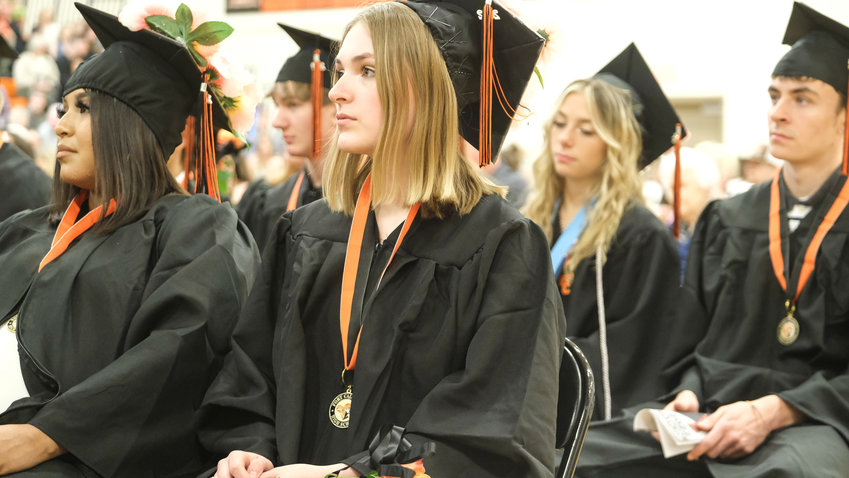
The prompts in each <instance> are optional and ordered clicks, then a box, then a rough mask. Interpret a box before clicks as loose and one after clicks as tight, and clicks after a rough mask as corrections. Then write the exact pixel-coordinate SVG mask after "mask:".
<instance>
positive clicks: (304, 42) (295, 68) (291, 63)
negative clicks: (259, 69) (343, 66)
mask: <svg viewBox="0 0 849 478" xmlns="http://www.w3.org/2000/svg"><path fill="white" fill-rule="evenodd" d="M277 25H279V26H280V28H282V29H283V30H284V31H285V32H286V33H288V34H289V36H290V37H292V40H294V41H295V43H296V44H297V45H298V48H300V50H298V52H297V53H295V54H294V55H292V56H290V57H289V58H287V59H286V62H285V63H283V67H282V68H280V72H279V73H278V74H277V81H278V82H283V81H294V82H297V83H305V84H308V85H309V84H311V83H312V73H313V70H314V68H313V61H314V58H313V53H314V52H315V50H319V52H320V53H319V59H320V60H321V62H322V63H323V64H324V69H323V71H322V86H323V87H324V88H327V89H330V87H331V86H333V85H332V84H331V77H330V73H331V71H330V70H331V66H332V65H333V60H334V59H335V58H336V50H337V43H338V41H337V40H332V39H330V38H326V37H323V36H321V35H319V34H317V33H310V32H308V31H304V30H299V29H297V28H295V27H292V26H289V25H286V24H283V23H278V24H277Z"/></svg>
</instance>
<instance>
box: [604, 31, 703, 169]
mask: <svg viewBox="0 0 849 478" xmlns="http://www.w3.org/2000/svg"><path fill="white" fill-rule="evenodd" d="M595 78H598V79H600V80H603V81H606V82H607V83H610V84H611V85H613V86H615V87H617V88H622V89H625V90H627V91H628V92H629V93H630V95H631V103H632V104H633V105H634V115H635V116H636V117H637V121H639V123H640V126H641V127H642V129H643V152H642V154H641V155H640V160H639V161H638V163H637V165H638V167H639V168H640V169H642V168H644V167H646V166H648V165H649V164H650V163H651V162H652V161H654V160H655V159H657V158H658V157H659V156H660V155H661V154H663V153H665V152H666V151H667V150H668V149H669V148H671V147H672V143H673V140H672V137H673V135H674V134H675V125H676V124H678V123H681V119H680V118H678V114H677V113H676V112H675V108H673V107H672V104H671V103H669V99H667V98H666V95H664V94H663V90H661V89H660V85H659V84H658V83H657V80H656V79H655V78H654V75H653V74H652V72H651V70H650V69H649V65H648V64H647V63H646V61H645V60H644V59H643V56H642V55H640V51H639V50H637V46H636V45H634V44H633V43H631V44H630V45H628V46H627V47H626V48H625V49H624V50H622V53H620V54H619V55H618V56H617V57H616V58H614V59H613V60H611V62H610V63H608V64H607V65H606V66H605V67H604V68H602V69H601V70H599V72H598V73H596V74H595ZM686 135H687V131H686V130H685V129H684V126H683V124H682V125H681V136H682V137H683V136H686Z"/></svg>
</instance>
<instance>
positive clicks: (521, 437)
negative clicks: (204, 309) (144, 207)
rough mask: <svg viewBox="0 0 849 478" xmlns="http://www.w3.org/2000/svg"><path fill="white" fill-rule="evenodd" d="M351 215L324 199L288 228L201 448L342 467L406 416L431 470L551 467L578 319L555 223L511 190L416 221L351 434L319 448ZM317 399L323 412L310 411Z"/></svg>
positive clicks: (337, 356) (380, 317)
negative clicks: (463, 209)
mask: <svg viewBox="0 0 849 478" xmlns="http://www.w3.org/2000/svg"><path fill="white" fill-rule="evenodd" d="M350 224H351V218H350V217H348V216H345V215H343V214H340V213H334V212H331V211H330V210H329V209H328V206H327V203H326V202H325V201H318V202H315V203H312V204H309V205H307V206H305V207H302V208H298V209H297V210H295V211H293V212H292V213H286V214H285V215H284V216H283V217H282V218H281V219H280V221H279V222H278V223H277V225H276V228H275V231H274V233H273V235H272V236H271V237H270V241H271V242H270V244H269V246H268V247H267V248H266V249H265V251H264V255H263V279H262V280H260V281H258V282H257V286H256V287H255V288H254V290H253V292H252V295H251V297H250V299H249V303H248V307H246V309H245V311H244V312H243V314H242V316H241V318H240V323H239V325H238V326H237V330H236V332H235V334H234V341H233V347H234V348H233V351H232V352H231V354H230V355H229V356H228V358H227V361H226V362H225V366H224V368H223V370H222V371H221V373H220V374H219V376H218V378H217V379H216V381H215V382H214V383H213V385H212V386H211V388H210V390H209V392H208V393H207V396H206V398H205V405H204V408H203V411H204V415H203V417H202V421H201V428H202V432H201V440H202V442H203V443H204V444H205V445H206V446H207V447H208V448H209V449H210V450H212V451H213V452H214V453H215V454H217V455H218V456H219V457H224V456H226V454H227V453H228V452H230V451H231V450H234V449H241V450H250V451H254V452H257V453H260V454H262V455H264V456H266V457H268V458H270V459H271V460H272V461H274V462H275V463H278V464H291V463H296V462H299V461H302V460H305V459H311V460H313V462H314V463H316V464H330V463H335V462H338V461H340V460H342V459H344V458H346V457H349V456H351V455H354V454H356V453H358V452H360V451H362V450H364V449H366V448H367V445H368V442H369V440H371V438H372V437H373V436H374V435H375V434H376V433H377V431H378V429H379V427H380V426H381V425H384V424H396V425H399V426H404V427H406V428H407V431H408V432H409V433H411V434H417V435H419V436H424V437H427V438H429V439H431V440H433V441H435V442H436V444H437V447H436V455H435V456H433V457H430V458H426V459H425V460H424V462H425V466H426V468H427V470H428V472H429V474H431V475H432V476H439V477H441V478H450V477H460V476H462V477H468V476H475V477H496V476H497V477H541V476H552V472H553V466H554V427H555V416H556V410H555V407H556V401H557V390H558V389H557V378H558V370H559V364H560V356H561V347H562V337H564V335H565V321H564V318H563V313H562V308H561V305H560V303H559V300H558V298H557V292H556V288H555V284H554V281H553V280H552V279H553V277H552V273H551V266H550V259H549V256H548V253H547V252H548V248H547V247H546V242H545V238H544V236H543V235H542V232H541V231H540V230H539V228H538V227H537V226H536V225H534V224H532V223H531V222H530V221H528V220H527V219H525V218H523V217H521V216H520V215H519V214H518V213H517V212H516V211H515V210H514V209H512V208H511V207H509V206H508V205H507V203H506V202H505V201H504V200H503V199H501V198H499V197H497V196H486V197H484V198H483V199H482V200H481V201H480V203H479V204H478V205H477V206H475V208H474V209H473V210H472V211H471V212H470V213H469V214H467V215H465V216H462V217H461V216H459V215H457V214H453V215H450V216H448V217H447V218H445V219H443V220H435V219H422V218H421V217H419V218H418V219H416V220H415V221H414V223H413V225H412V227H411V229H410V230H409V233H408V234H407V237H406V239H405V240H404V241H403V244H402V245H401V247H400V248H399V250H398V252H397V254H396V256H395V258H394V260H393V261H392V264H391V267H390V268H389V269H388V271H387V272H386V276H385V277H384V278H383V282H382V283H381V286H380V288H379V289H377V291H376V292H375V293H374V294H372V295H371V297H366V299H365V308H364V310H363V313H362V317H364V321H365V325H364V327H363V329H362V339H361V343H360V346H359V356H358V358H357V365H356V371H355V373H354V378H353V382H354V383H353V404H352V408H351V417H352V418H351V422H350V428H348V429H347V430H346V431H345V432H343V433H344V434H343V435H342V437H343V438H342V439H341V440H338V439H337V441H336V444H337V446H336V447H335V448H332V449H328V447H324V448H323V450H324V451H323V452H320V453H315V450H316V449H318V448H319V446H320V445H321V444H320V443H306V442H305V438H304V437H305V436H308V435H310V434H311V432H310V431H307V432H303V431H302V428H304V427H307V426H308V425H307V424H310V423H312V424H319V427H321V425H320V424H321V423H324V422H325V421H329V418H328V408H329V405H330V401H331V400H332V398H333V396H335V395H336V394H338V393H340V392H342V391H343V388H342V386H341V383H340V375H339V373H340V372H341V370H342V366H343V357H342V343H341V338H340V332H339V302H340V290H341V280H342V269H343V264H344V258H345V248H346V242H347V240H348V233H349V229H350ZM369 247H373V245H372V246H369ZM370 254H371V252H370V251H368V254H366V255H370ZM362 261H363V260H362V259H361V263H363V262H362ZM366 261H367V259H366ZM365 264H368V262H365ZM363 269H364V270H365V271H368V268H367V267H364V268H362V269H361V272H362V270H363ZM358 284H359V282H358ZM352 322H353V319H352ZM319 324H327V327H326V328H323V327H322V326H320V325H319ZM351 343H352V342H351ZM351 348H353V346H351ZM351 348H349V353H350V350H351ZM315 370H318V372H316V373H311V372H312V371H315ZM325 370H326V371H327V372H324V371H325ZM322 393H324V394H326V395H322ZM311 402H317V403H318V405H315V404H313V403H311ZM311 409H314V410H318V412H317V416H305V410H311ZM312 435H313V436H314V434H312ZM337 437H338V435H337Z"/></svg>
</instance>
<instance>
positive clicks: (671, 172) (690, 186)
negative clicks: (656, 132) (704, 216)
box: [660, 147, 722, 273]
mask: <svg viewBox="0 0 849 478" xmlns="http://www.w3.org/2000/svg"><path fill="white" fill-rule="evenodd" d="M660 180H661V182H662V184H663V187H664V190H665V193H666V198H667V203H668V204H672V202H673V200H672V198H673V194H674V192H673V187H674V184H675V183H674V181H675V154H674V153H667V154H665V155H663V156H662V157H661V159H660ZM720 183H721V176H720V174H719V168H718V167H717V165H716V162H715V160H714V158H712V157H711V156H709V155H707V154H705V153H704V152H702V151H699V150H697V149H694V148H688V147H684V148H681V230H680V232H681V233H680V237H679V238H678V252H679V254H680V256H681V271H682V273H683V271H684V266H685V265H686V264H687V253H688V251H689V248H690V237H692V235H693V229H694V228H695V227H696V221H698V219H699V215H701V213H702V211H703V210H704V208H705V206H707V205H708V203H709V202H711V201H712V200H714V199H717V198H719V197H720V196H721V192H722V190H721V188H720ZM666 222H667V223H668V224H671V222H672V217H668V218H666Z"/></svg>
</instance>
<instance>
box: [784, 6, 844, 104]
mask: <svg viewBox="0 0 849 478" xmlns="http://www.w3.org/2000/svg"><path fill="white" fill-rule="evenodd" d="M783 43H784V44H786V45H793V47H792V48H791V49H790V51H788V52H787V53H786V54H785V55H784V57H782V58H781V60H779V61H778V64H777V65H775V70H773V72H772V76H787V77H803V76H805V77H810V78H816V79H817V80H820V81H823V82H825V83H828V84H829V85H831V86H833V87H834V89H835V90H837V91H839V92H841V93H843V94H844V95H845V94H847V90H848V89H849V68H847V62H849V27H847V26H846V25H842V24H840V23H838V22H836V21H834V20H832V19H831V18H828V17H827V16H825V15H823V14H822V13H820V12H818V11H816V10H814V9H813V8H811V7H809V6H807V5H805V4H803V3H799V2H794V3H793V12H792V13H791V14H790V21H789V22H788V23H787V31H786V32H785V33H784V41H783Z"/></svg>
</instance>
